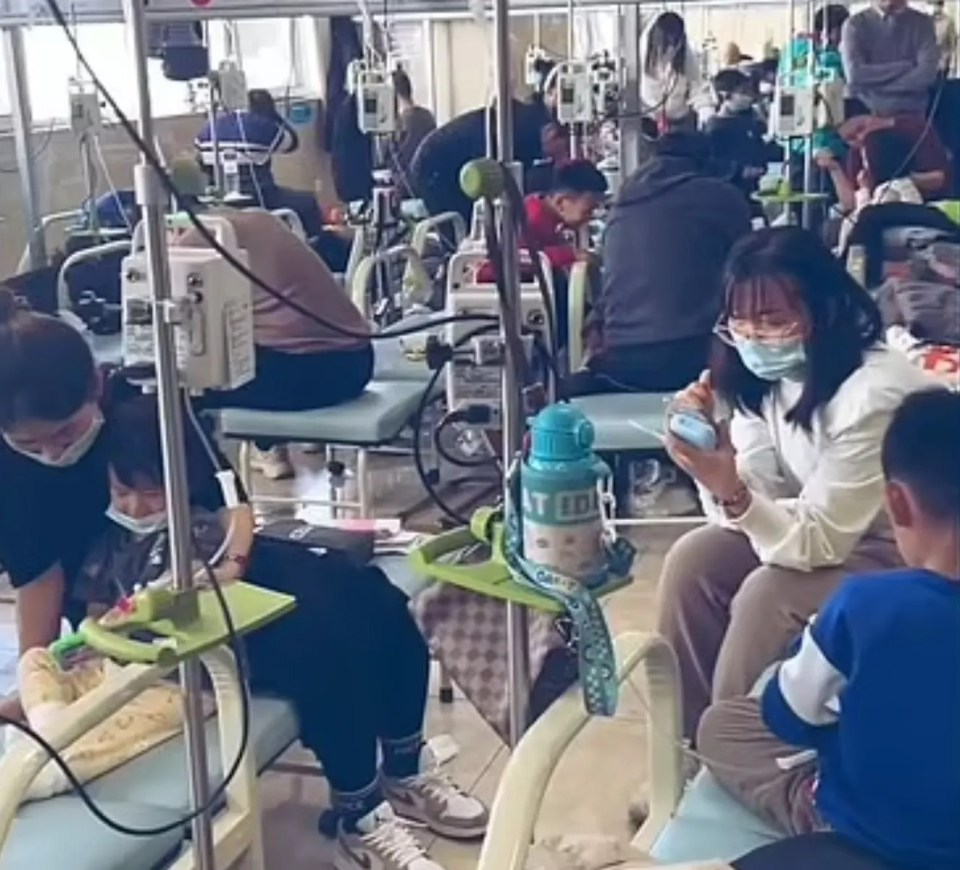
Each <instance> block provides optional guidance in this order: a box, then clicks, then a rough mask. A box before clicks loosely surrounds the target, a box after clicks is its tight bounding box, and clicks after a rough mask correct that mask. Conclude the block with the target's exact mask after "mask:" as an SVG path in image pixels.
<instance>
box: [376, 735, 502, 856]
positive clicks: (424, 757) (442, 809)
mask: <svg viewBox="0 0 960 870" xmlns="http://www.w3.org/2000/svg"><path fill="white" fill-rule="evenodd" d="M440 768H441V764H440V763H439V761H438V760H437V757H436V756H435V755H434V753H433V751H432V749H431V748H430V746H429V744H425V745H424V747H423V749H422V750H421V751H420V773H418V774H417V775H416V776H411V777H409V778H407V779H389V778H387V777H384V781H383V793H384V795H385V797H386V798H387V800H388V801H390V803H391V804H392V805H393V808H394V810H396V812H397V814H398V815H400V816H402V817H403V818H405V819H412V820H413V821H415V822H419V823H420V824H423V825H426V826H427V827H428V828H429V829H430V830H431V831H433V832H434V833H435V834H439V835H440V836H441V837H449V838H450V839H451V840H475V839H477V838H478V837H482V836H483V835H484V834H485V833H486V830H487V823H488V822H489V813H488V811H487V808H486V806H484V804H483V802H482V801H480V800H478V799H477V798H475V797H473V796H471V795H469V794H467V793H466V792H465V791H464V790H463V789H462V788H461V787H460V786H459V785H457V784H456V783H455V782H454V781H453V780H452V779H450V777H449V776H447V775H446V774H445V773H443V771H442V770H441V769H440Z"/></svg>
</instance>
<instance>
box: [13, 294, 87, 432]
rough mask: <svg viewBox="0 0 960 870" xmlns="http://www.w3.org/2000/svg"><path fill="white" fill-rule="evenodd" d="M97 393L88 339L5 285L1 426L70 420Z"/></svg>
mask: <svg viewBox="0 0 960 870" xmlns="http://www.w3.org/2000/svg"><path fill="white" fill-rule="evenodd" d="M96 394H97V375H96V367H95V365H94V361H93V352H92V351H91V350H90V345H89V344H87V342H86V339H84V337H83V336H82V335H81V334H80V333H79V332H78V331H77V330H76V329H74V328H73V327H72V326H70V325H69V324H67V323H65V322H64V321H62V320H60V319H59V318H57V317H51V316H49V315H47V314H39V313H37V312H36V311H31V310H30V309H29V308H28V307H27V306H26V305H25V304H23V303H21V301H20V300H18V299H17V298H16V297H15V296H14V294H13V293H12V292H11V291H10V290H9V289H8V288H6V287H0V429H7V428H10V427H12V426H14V425H16V424H17V423H22V422H23V421H25V420H45V421H50V422H55V421H60V420H68V419H69V418H70V417H72V416H73V415H74V414H76V413H77V411H79V410H80V408H81V407H83V405H84V404H85V403H87V402H89V401H90V400H91V399H93V398H95V397H96Z"/></svg>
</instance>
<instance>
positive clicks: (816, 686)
mask: <svg viewBox="0 0 960 870" xmlns="http://www.w3.org/2000/svg"><path fill="white" fill-rule="evenodd" d="M844 598H845V596H844V595H843V592H842V591H841V592H840V593H839V594H838V595H835V596H834V597H833V598H832V599H831V600H830V601H828V602H827V604H826V606H825V607H824V609H823V610H822V611H821V612H820V614H819V615H818V616H817V617H816V618H815V620H814V621H811V623H810V625H808V626H807V627H806V628H805V629H804V632H803V635H802V637H801V640H800V648H799V649H798V650H797V652H796V653H795V654H794V655H793V656H792V657H790V658H789V659H787V660H786V661H785V662H784V663H783V664H782V665H781V666H780V669H779V671H778V672H777V675H776V677H775V678H774V679H772V680H770V681H769V683H767V687H766V689H765V690H764V693H763V719H764V721H765V722H766V725H767V727H768V728H769V729H770V730H771V731H772V732H773V733H774V734H775V735H776V736H777V737H779V738H780V739H781V740H785V741H786V742H787V743H790V744H792V745H794V746H804V747H812V748H815V747H816V746H817V745H818V744H819V742H820V737H821V735H822V733H823V729H824V728H828V727H830V726H832V725H834V724H836V722H837V719H838V718H839V715H840V693H841V692H842V691H843V689H844V686H845V685H846V683H847V675H848V674H849V673H850V665H851V658H852V655H851V649H850V643H849V633H848V631H847V626H846V619H845V615H844Z"/></svg>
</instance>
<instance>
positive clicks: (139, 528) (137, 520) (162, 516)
mask: <svg viewBox="0 0 960 870" xmlns="http://www.w3.org/2000/svg"><path fill="white" fill-rule="evenodd" d="M106 513H107V518H108V519H110V520H112V521H113V522H115V523H116V524H117V525H118V526H121V527H122V528H124V529H126V530H127V531H128V532H133V534H135V535H152V534H153V533H154V532H161V531H163V530H164V529H165V528H166V527H167V512H166V511H165V510H164V511H157V512H156V513H155V514H150V515H149V516H145V517H131V516H128V515H127V514H124V513H121V512H120V511H118V510H117V509H116V508H115V507H114V506H113V505H110V507H108V508H107V511H106Z"/></svg>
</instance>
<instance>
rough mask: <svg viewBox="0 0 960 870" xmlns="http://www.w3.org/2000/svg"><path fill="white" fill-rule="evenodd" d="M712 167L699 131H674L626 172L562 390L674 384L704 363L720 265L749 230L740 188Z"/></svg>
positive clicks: (637, 388)
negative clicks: (585, 349) (594, 295)
mask: <svg viewBox="0 0 960 870" xmlns="http://www.w3.org/2000/svg"><path fill="white" fill-rule="evenodd" d="M711 167H712V162H711V155H710V148H709V142H708V140H707V139H706V137H704V136H703V135H702V134H698V133H687V132H675V133H668V134H666V135H665V136H663V137H662V138H660V139H659V140H657V142H656V145H655V150H654V156H653V157H652V158H651V159H650V160H649V161H648V162H647V163H646V164H645V165H644V166H642V167H641V168H640V169H639V170H637V172H635V173H634V174H633V175H632V176H631V177H630V178H628V179H627V181H626V183H625V184H624V186H623V188H622V189H621V191H620V194H619V196H618V197H617V200H616V202H615V203H614V206H613V209H612V212H611V216H610V220H609V222H608V223H607V229H606V233H605V235H604V242H603V285H602V288H601V291H600V294H599V298H598V299H597V300H596V306H595V308H594V311H593V313H592V316H593V319H594V323H593V324H592V325H591V327H590V328H591V329H592V330H594V334H593V335H592V336H591V340H590V341H588V345H589V346H590V348H591V350H590V354H589V358H588V360H587V362H586V369H585V370H584V371H580V372H575V373H574V374H573V375H571V377H570V378H569V379H568V381H567V384H566V387H567V390H566V392H567V394H568V395H570V396H577V395H588V394H592V393H613V392H660V391H667V390H677V389H680V388H681V387H683V386H684V385H685V384H688V383H690V382H691V381H694V380H696V379H697V377H698V376H699V375H700V372H701V371H702V370H703V369H704V368H706V366H707V358H708V356H709V352H710V345H711V340H712V334H713V327H714V325H715V323H716V321H717V317H718V316H719V313H720V303H721V296H722V293H721V287H720V276H721V272H722V269H723V264H724V261H725V260H726V258H727V254H728V253H729V252H730V249H731V248H732V247H733V245H734V243H735V242H736V241H737V240H738V239H739V238H740V237H741V236H744V235H746V234H747V233H748V232H749V231H750V208H749V206H748V204H747V201H746V199H745V198H744V196H743V193H742V192H741V191H739V190H738V189H737V188H736V187H735V186H734V185H733V184H731V183H730V182H728V181H724V180H722V179H720V178H717V177H714V176H713V175H711Z"/></svg>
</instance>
